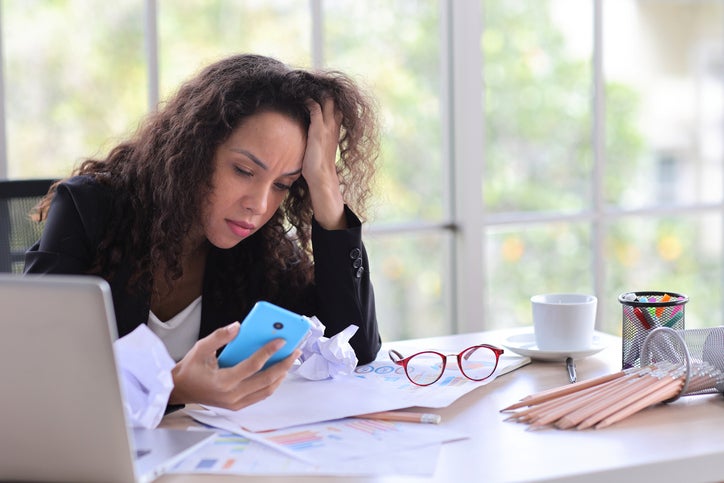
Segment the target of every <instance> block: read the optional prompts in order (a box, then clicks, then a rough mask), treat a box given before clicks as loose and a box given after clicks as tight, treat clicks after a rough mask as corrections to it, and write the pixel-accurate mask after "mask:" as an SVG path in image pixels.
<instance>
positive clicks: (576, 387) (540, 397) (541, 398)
mask: <svg viewBox="0 0 724 483" xmlns="http://www.w3.org/2000/svg"><path fill="white" fill-rule="evenodd" d="M625 375H626V371H620V372H616V373H613V374H608V375H605V376H600V377H596V378H593V379H588V380H586V381H580V382H574V383H573V384H566V385H565V386H559V387H554V388H552V389H548V390H546V391H541V392H538V393H535V394H532V395H529V396H526V397H524V398H523V399H521V400H520V401H519V402H517V403H515V404H511V405H510V406H508V407H506V408H503V409H501V410H500V412H505V411H512V410H514V409H518V408H522V407H525V406H532V405H535V404H539V403H542V402H545V401H548V400H551V399H555V398H557V397H560V396H564V395H567V394H571V393H575V392H578V391H581V390H583V389H587V388H589V387H593V386H597V385H599V384H603V383H605V382H608V381H611V380H613V379H617V378H619V377H623V376H625Z"/></svg>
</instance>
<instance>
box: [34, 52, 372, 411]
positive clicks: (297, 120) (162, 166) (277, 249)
mask: <svg viewBox="0 0 724 483" xmlns="http://www.w3.org/2000/svg"><path fill="white" fill-rule="evenodd" d="M377 148H378V142H377V130H376V124H375V120H374V113H373V109H372V104H371V102H370V101H369V100H368V99H367V98H366V97H365V95H364V94H363V93H362V92H361V91H360V90H359V89H358V88H357V86H356V85H355V84H354V83H353V82H352V81H351V80H350V79H349V78H348V77H347V76H345V75H343V74H341V73H339V72H309V71H304V70H295V69H292V68H290V67H287V66H286V65H284V64H282V63H280V62H279V61H277V60H274V59H271V58H267V57H262V56H258V55H237V56H233V57H230V58H227V59H223V60H221V61H219V62H217V63H215V64H212V65H210V66H208V67H207V68H206V69H204V70H203V71H202V72H201V73H200V74H199V75H198V76H196V77H195V78H193V79H191V80H190V81H188V82H187V83H185V84H184V85H182V86H181V88H180V89H179V91H178V92H177V93H176V94H175V95H174V96H173V97H172V98H171V99H170V100H168V102H167V103H165V104H164V105H163V106H161V108H160V109H159V110H158V112H156V113H154V114H152V115H150V116H149V117H148V119H147V120H146V122H145V123H144V124H143V125H142V126H141V127H140V128H139V130H138V132H137V133H136V134H135V136H134V137H132V138H131V139H130V140H128V141H126V142H123V143H121V144H120V145H118V146H116V147H115V148H114V149H112V150H111V152H110V153H109V154H108V156H107V157H106V158H105V159H89V160H86V161H85V162H83V163H82V164H81V165H80V167H79V168H78V169H76V170H75V171H74V173H73V176H72V177H70V178H68V179H66V180H63V181H61V182H60V183H58V184H56V185H54V186H53V187H52V188H51V190H50V192H49V194H48V196H46V198H45V199H44V200H43V202H42V203H41V205H40V206H39V208H38V213H37V214H38V218H39V219H41V220H43V219H44V220H45V227H44V231H43V235H42V237H41V239H40V240H39V241H38V242H37V243H36V244H35V245H34V246H33V247H32V248H31V249H30V250H29V251H28V253H27V254H26V260H25V271H26V273H64V274H96V275H100V276H102V277H103V278H105V279H106V280H108V281H109V283H110V285H111V290H112V293H113V302H114V306H115V312H116V319H117V325H118V334H119V336H123V335H125V334H127V333H129V332H131V331H132V330H133V329H134V328H135V327H137V326H138V325H140V324H143V323H146V324H148V326H149V327H150V328H151V329H152V330H153V331H154V332H155V333H156V334H158V335H159V336H160V337H161V338H162V339H163V340H164V342H165V344H166V346H167V347H168V349H169V353H170V354H171V355H172V357H174V359H175V360H177V361H178V362H177V364H176V366H175V367H174V369H173V372H172V374H173V378H174V389H173V392H172V394H171V397H170V401H169V403H170V404H184V403H202V404H209V405H213V406H219V407H225V408H230V409H239V408H242V407H245V406H248V405H250V404H253V403H254V402H257V401H259V400H261V399H264V398H265V397H267V396H268V395H269V394H271V393H272V392H273V391H274V390H275V389H276V387H278V385H279V384H280V383H281V381H282V380H283V378H284V376H285V374H286V373H287V371H288V370H289V368H290V367H291V365H292V363H293V361H294V359H296V357H297V356H298V354H299V353H298V352H295V353H293V354H292V356H290V357H288V358H287V359H285V360H283V361H282V362H279V363H277V364H275V365H273V366H271V367H269V368H268V369H266V370H264V371H259V369H260V368H261V367H262V366H263V365H264V362H265V361H266V360H267V359H268V358H269V357H270V356H271V355H272V354H273V353H274V352H275V351H276V350H277V349H278V348H279V347H280V345H279V344H280V342H281V341H272V342H270V343H269V344H267V345H266V346H264V347H263V348H262V349H260V350H259V351H258V352H257V353H255V354H254V355H253V356H252V357H250V358H249V359H247V360H245V361H242V362H241V363H239V364H237V365H236V366H234V367H231V368H225V369H220V368H219V367H218V364H217V362H216V353H217V351H218V350H219V349H220V348H221V347H223V346H224V345H225V344H226V343H228V342H229V341H231V340H232V339H233V338H234V336H235V335H236V333H237V331H238V323H234V321H240V320H242V319H243V318H244V316H245V315H246V314H247V313H248V312H249V310H250V309H251V307H252V306H253V304H254V303H255V302H256V301H258V300H267V301H269V302H272V303H275V304H277V305H280V306H282V307H285V308H287V309H289V310H292V311H295V312H298V313H301V314H304V315H309V316H312V315H315V316H317V317H318V318H319V319H320V321H321V322H322V323H323V324H324V325H325V326H326V328H327V331H326V334H325V335H327V336H331V335H333V334H336V333H338V332H339V331H341V330H343V329H344V328H346V327H347V326H349V325H350V324H355V325H357V326H359V330H358V331H357V333H356V334H355V336H354V337H353V338H352V339H351V341H350V344H351V345H352V347H353V348H354V350H355V353H356V355H357V358H358V359H359V362H360V363H366V362H369V361H370V360H372V359H374V357H375V355H376V353H377V351H378V350H379V347H380V337H379V333H378V328H377V321H376V317H375V306H374V295H373V291H372V286H371V283H370V279H369V265H368V261H367V255H366V252H365V249H364V246H363V244H362V240H361V233H360V232H361V222H360V220H359V218H358V217H357V216H356V215H355V213H358V214H360V215H362V214H363V212H364V207H365V201H366V200H367V198H368V196H369V194H370V186H369V183H370V181H371V177H372V175H373V173H374V161H375V159H376V154H377ZM338 150H339V156H337V151H338Z"/></svg>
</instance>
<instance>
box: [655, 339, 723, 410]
mask: <svg viewBox="0 0 724 483" xmlns="http://www.w3.org/2000/svg"><path fill="white" fill-rule="evenodd" d="M651 364H659V365H660V364H666V365H668V364H670V365H671V366H673V367H674V368H680V369H682V370H681V371H679V373H680V374H681V376H680V377H682V378H683V385H682V388H681V391H680V392H679V394H678V395H677V396H676V397H674V398H672V399H669V400H667V401H665V402H671V401H675V400H676V399H678V398H679V397H680V396H689V395H696V394H707V393H714V392H721V393H724V326H721V327H713V328H708V329H685V330H674V329H670V328H668V327H658V328H655V329H653V330H652V331H651V332H649V334H648V335H647V336H646V338H645V339H644V341H643V343H642V344H641V366H642V367H645V366H649V365H651Z"/></svg>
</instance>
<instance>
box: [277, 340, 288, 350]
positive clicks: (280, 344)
mask: <svg viewBox="0 0 724 483" xmlns="http://www.w3.org/2000/svg"><path fill="white" fill-rule="evenodd" d="M286 343H287V341H286V340H284V339H276V340H275V341H274V348H275V350H279V349H281V348H282V347H284V346H285V345H286Z"/></svg>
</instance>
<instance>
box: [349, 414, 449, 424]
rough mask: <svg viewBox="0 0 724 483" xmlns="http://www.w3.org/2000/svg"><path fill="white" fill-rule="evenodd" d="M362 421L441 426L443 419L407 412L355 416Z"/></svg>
mask: <svg viewBox="0 0 724 483" xmlns="http://www.w3.org/2000/svg"><path fill="white" fill-rule="evenodd" d="M353 417H355V418H360V419H380V420H383V421H401V422H408V423H428V424H440V421H442V418H441V417H440V415H439V414H432V413H414V412H406V411H382V412H379V413H367V414H359V415H357V416H353Z"/></svg>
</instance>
